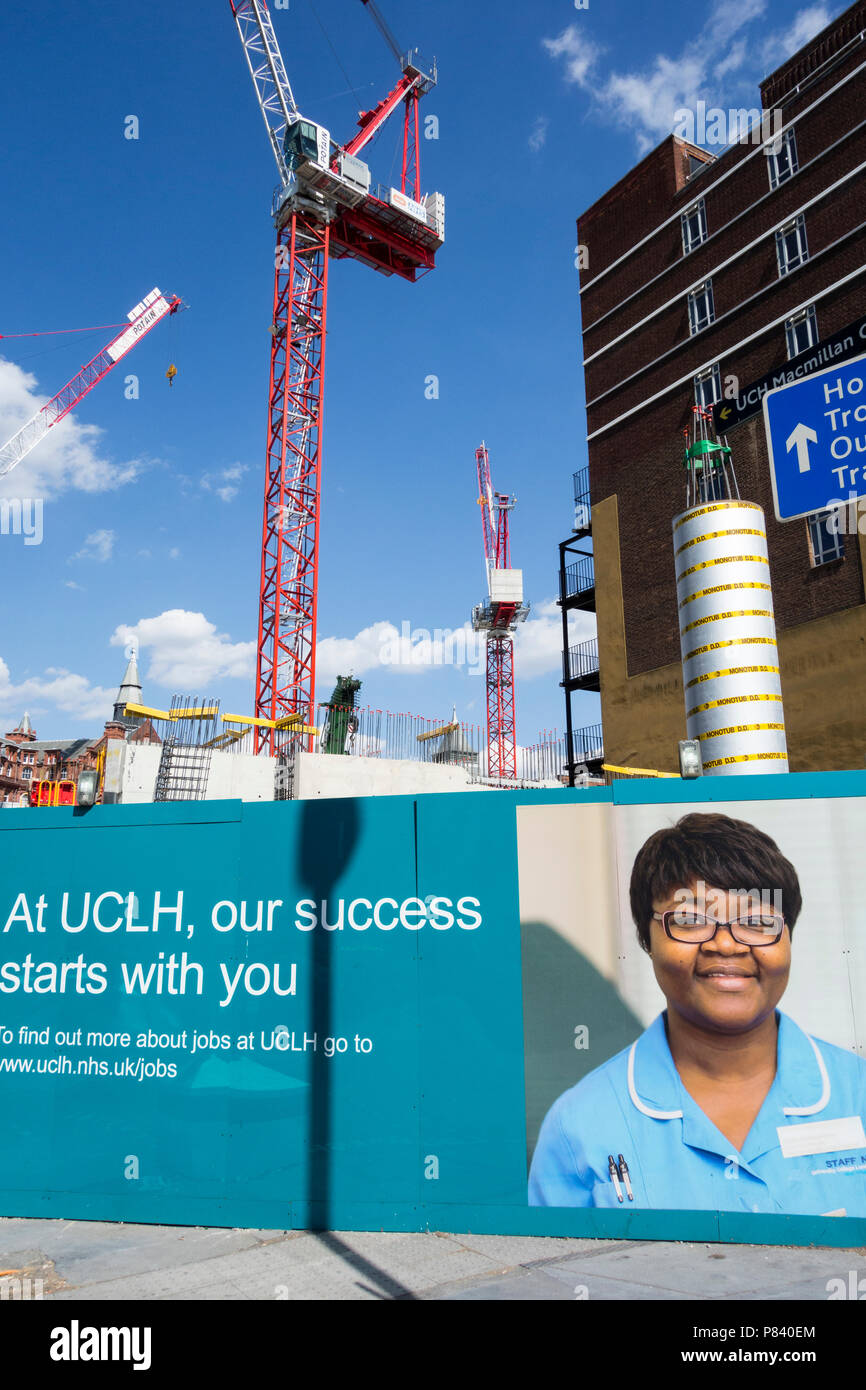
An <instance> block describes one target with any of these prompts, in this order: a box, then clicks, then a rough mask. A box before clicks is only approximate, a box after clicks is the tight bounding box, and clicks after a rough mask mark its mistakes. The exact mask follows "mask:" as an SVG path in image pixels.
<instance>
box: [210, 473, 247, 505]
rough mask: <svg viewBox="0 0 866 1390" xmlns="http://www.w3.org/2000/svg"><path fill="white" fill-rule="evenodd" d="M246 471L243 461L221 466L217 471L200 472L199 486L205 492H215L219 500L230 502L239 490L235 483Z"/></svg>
mask: <svg viewBox="0 0 866 1390" xmlns="http://www.w3.org/2000/svg"><path fill="white" fill-rule="evenodd" d="M246 471H247V465H246V464H245V463H233V464H232V466H231V468H222V469H220V470H219V472H217V473H202V475H201V477H200V478H199V486H200V487H202V488H203V489H204V491H205V492H215V493H216V495H217V497H219V499H220V501H222V502H231V501H232V499H233V498H235V497H237V495H238V493H239V491H240V488H239V487H238V486H237V484H238V483H239V482H240V480H241V478H242V477H243V475H244V473H246Z"/></svg>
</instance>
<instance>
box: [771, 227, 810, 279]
mask: <svg viewBox="0 0 866 1390" xmlns="http://www.w3.org/2000/svg"><path fill="white" fill-rule="evenodd" d="M776 257H777V259H778V262H779V274H780V275H788V274H789V272H790V271H792V270H796V269H797V266H799V265H803V264H804V262H805V261H808V259H809V248H808V246H807V245H806V219H805V217H804V216H803V215H802V213H801V214H800V216H799V217H795V218H794V220H793V222H786V223H785V225H784V227H780V228H779V230H778V231H777V233H776Z"/></svg>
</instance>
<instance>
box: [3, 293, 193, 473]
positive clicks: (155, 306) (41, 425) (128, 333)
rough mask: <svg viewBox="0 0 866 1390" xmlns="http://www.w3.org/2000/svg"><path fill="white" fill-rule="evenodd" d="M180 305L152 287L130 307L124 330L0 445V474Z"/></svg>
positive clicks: (33, 445) (174, 296)
mask: <svg viewBox="0 0 866 1390" xmlns="http://www.w3.org/2000/svg"><path fill="white" fill-rule="evenodd" d="M180 307H181V301H180V299H179V298H178V296H177V295H176V294H173V295H169V296H168V297H166V296H165V295H164V294H162V292H161V291H160V290H159V289H152V290H151V292H150V294H148V295H145V297H144V299H142V300H141V302H140V303H138V304H136V306H135V308H134V309H130V311H129V313H128V314H127V316H126V317H127V319H128V320H129V323H128V325H124V328H123V332H122V333H118V334H116V335H115V337H114V338H112V340H111V342H110V343H107V344H106V346H105V347H104V348H102V350H101V351H100V352H98V353H97V354H96V356H95V357H92V358H91V359H90V361H89V362H87V363H86V364H85V365H84V366H83V367H82V368H81V370H80V371H79V372H76V374H75V376H74V377H73V378H72V380H71V381H67V383H66V385H65V386H62V387H61V388H60V390H59V391H58V392H57V395H56V396H52V397H51V400H50V401H46V402H45V404H44V405H43V406H40V408H39V410H37V412H36V414H35V415H32V416H31V417H30V419H29V420H26V421H25V423H24V424H23V425H22V426H21V428H20V429H19V430H17V431H16V433H15V434H13V435H12V437H11V439H7V440H6V443H5V444H4V445H3V446H2V447H0V477H2V476H3V475H4V474H5V473H9V472H10V471H11V469H13V468H15V467H16V465H17V464H19V463H20V462H21V460H22V459H24V458H26V457H27V455H28V454H29V453H30V450H31V449H35V448H36V445H37V444H38V443H39V441H40V440H41V439H44V438H45V436H46V434H47V433H48V431H49V430H50V429H51V427H52V426H53V425H57V424H59V422H60V421H61V420H62V419H63V418H64V416H66V415H68V414H69V412H70V410H74V408H75V406H77V405H78V402H79V401H80V400H82V399H83V398H84V397H85V396H86V395H87V393H88V391H92V390H93V388H94V386H96V385H97V383H98V382H100V381H101V380H102V378H103V377H104V376H108V373H109V372H110V371H111V369H112V367H115V366H116V365H117V363H118V362H119V361H120V360H121V358H122V357H125V356H126V354H127V353H128V352H129V351H130V350H131V349H132V348H134V347H135V345H136V343H139V342H141V339H142V338H143V337H144V336H145V334H146V333H149V332H150V330H151V329H152V328H153V326H154V324H157V323H159V322H160V320H161V319H164V318H166V317H167V316H168V315H169V314H176V313H177V311H178V309H179V308H180ZM23 336H29V335H23ZM35 336H37V337H39V336H42V335H40V334H37V335H35ZM45 336H46V337H50V336H51V335H50V334H46V335H45ZM169 385H171V382H169Z"/></svg>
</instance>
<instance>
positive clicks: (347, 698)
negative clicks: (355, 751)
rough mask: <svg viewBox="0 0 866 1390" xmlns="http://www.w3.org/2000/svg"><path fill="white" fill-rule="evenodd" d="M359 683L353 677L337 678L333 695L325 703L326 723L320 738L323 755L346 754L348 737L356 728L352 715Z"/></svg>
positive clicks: (354, 716) (355, 719)
mask: <svg viewBox="0 0 866 1390" xmlns="http://www.w3.org/2000/svg"><path fill="white" fill-rule="evenodd" d="M360 689H361V682H360V681H359V680H355V677H354V676H338V677H337V684H336V685H335V686H334V691H333V694H332V695H331V698H330V700H328V701H327V703H326V705H325V708H326V709H327V711H328V722H327V725H326V727H325V732H324V735H323V737H322V751H323V752H325V753H346V752H348V749H347V747H346V744H347V741H348V739H349V735H350V734H353V733H354V732H355V730H356V729H357V727H358V719H357V716H356V714H355V713H354V710H355V706H356V703H357V698H356V697H357V694H358V691H359V690H360Z"/></svg>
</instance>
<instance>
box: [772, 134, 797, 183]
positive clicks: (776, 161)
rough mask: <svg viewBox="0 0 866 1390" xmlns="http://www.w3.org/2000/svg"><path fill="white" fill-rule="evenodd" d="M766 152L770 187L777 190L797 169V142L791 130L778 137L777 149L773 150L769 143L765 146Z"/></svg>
mask: <svg viewBox="0 0 866 1390" xmlns="http://www.w3.org/2000/svg"><path fill="white" fill-rule="evenodd" d="M766 152H767V170H768V172H769V175H770V187H771V188H778V187H779V184H780V183H785V181H786V180H787V179H790V178H792V177H793V175H794V174H796V172H797V169H798V167H799V166H798V164H797V141H796V139H795V138H794V132H793V130H786V131H785V134H784V135H782V136H780V137H779V144H778V149H774V148H773V145H772V143H771V144H769V145H767V146H766Z"/></svg>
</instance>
